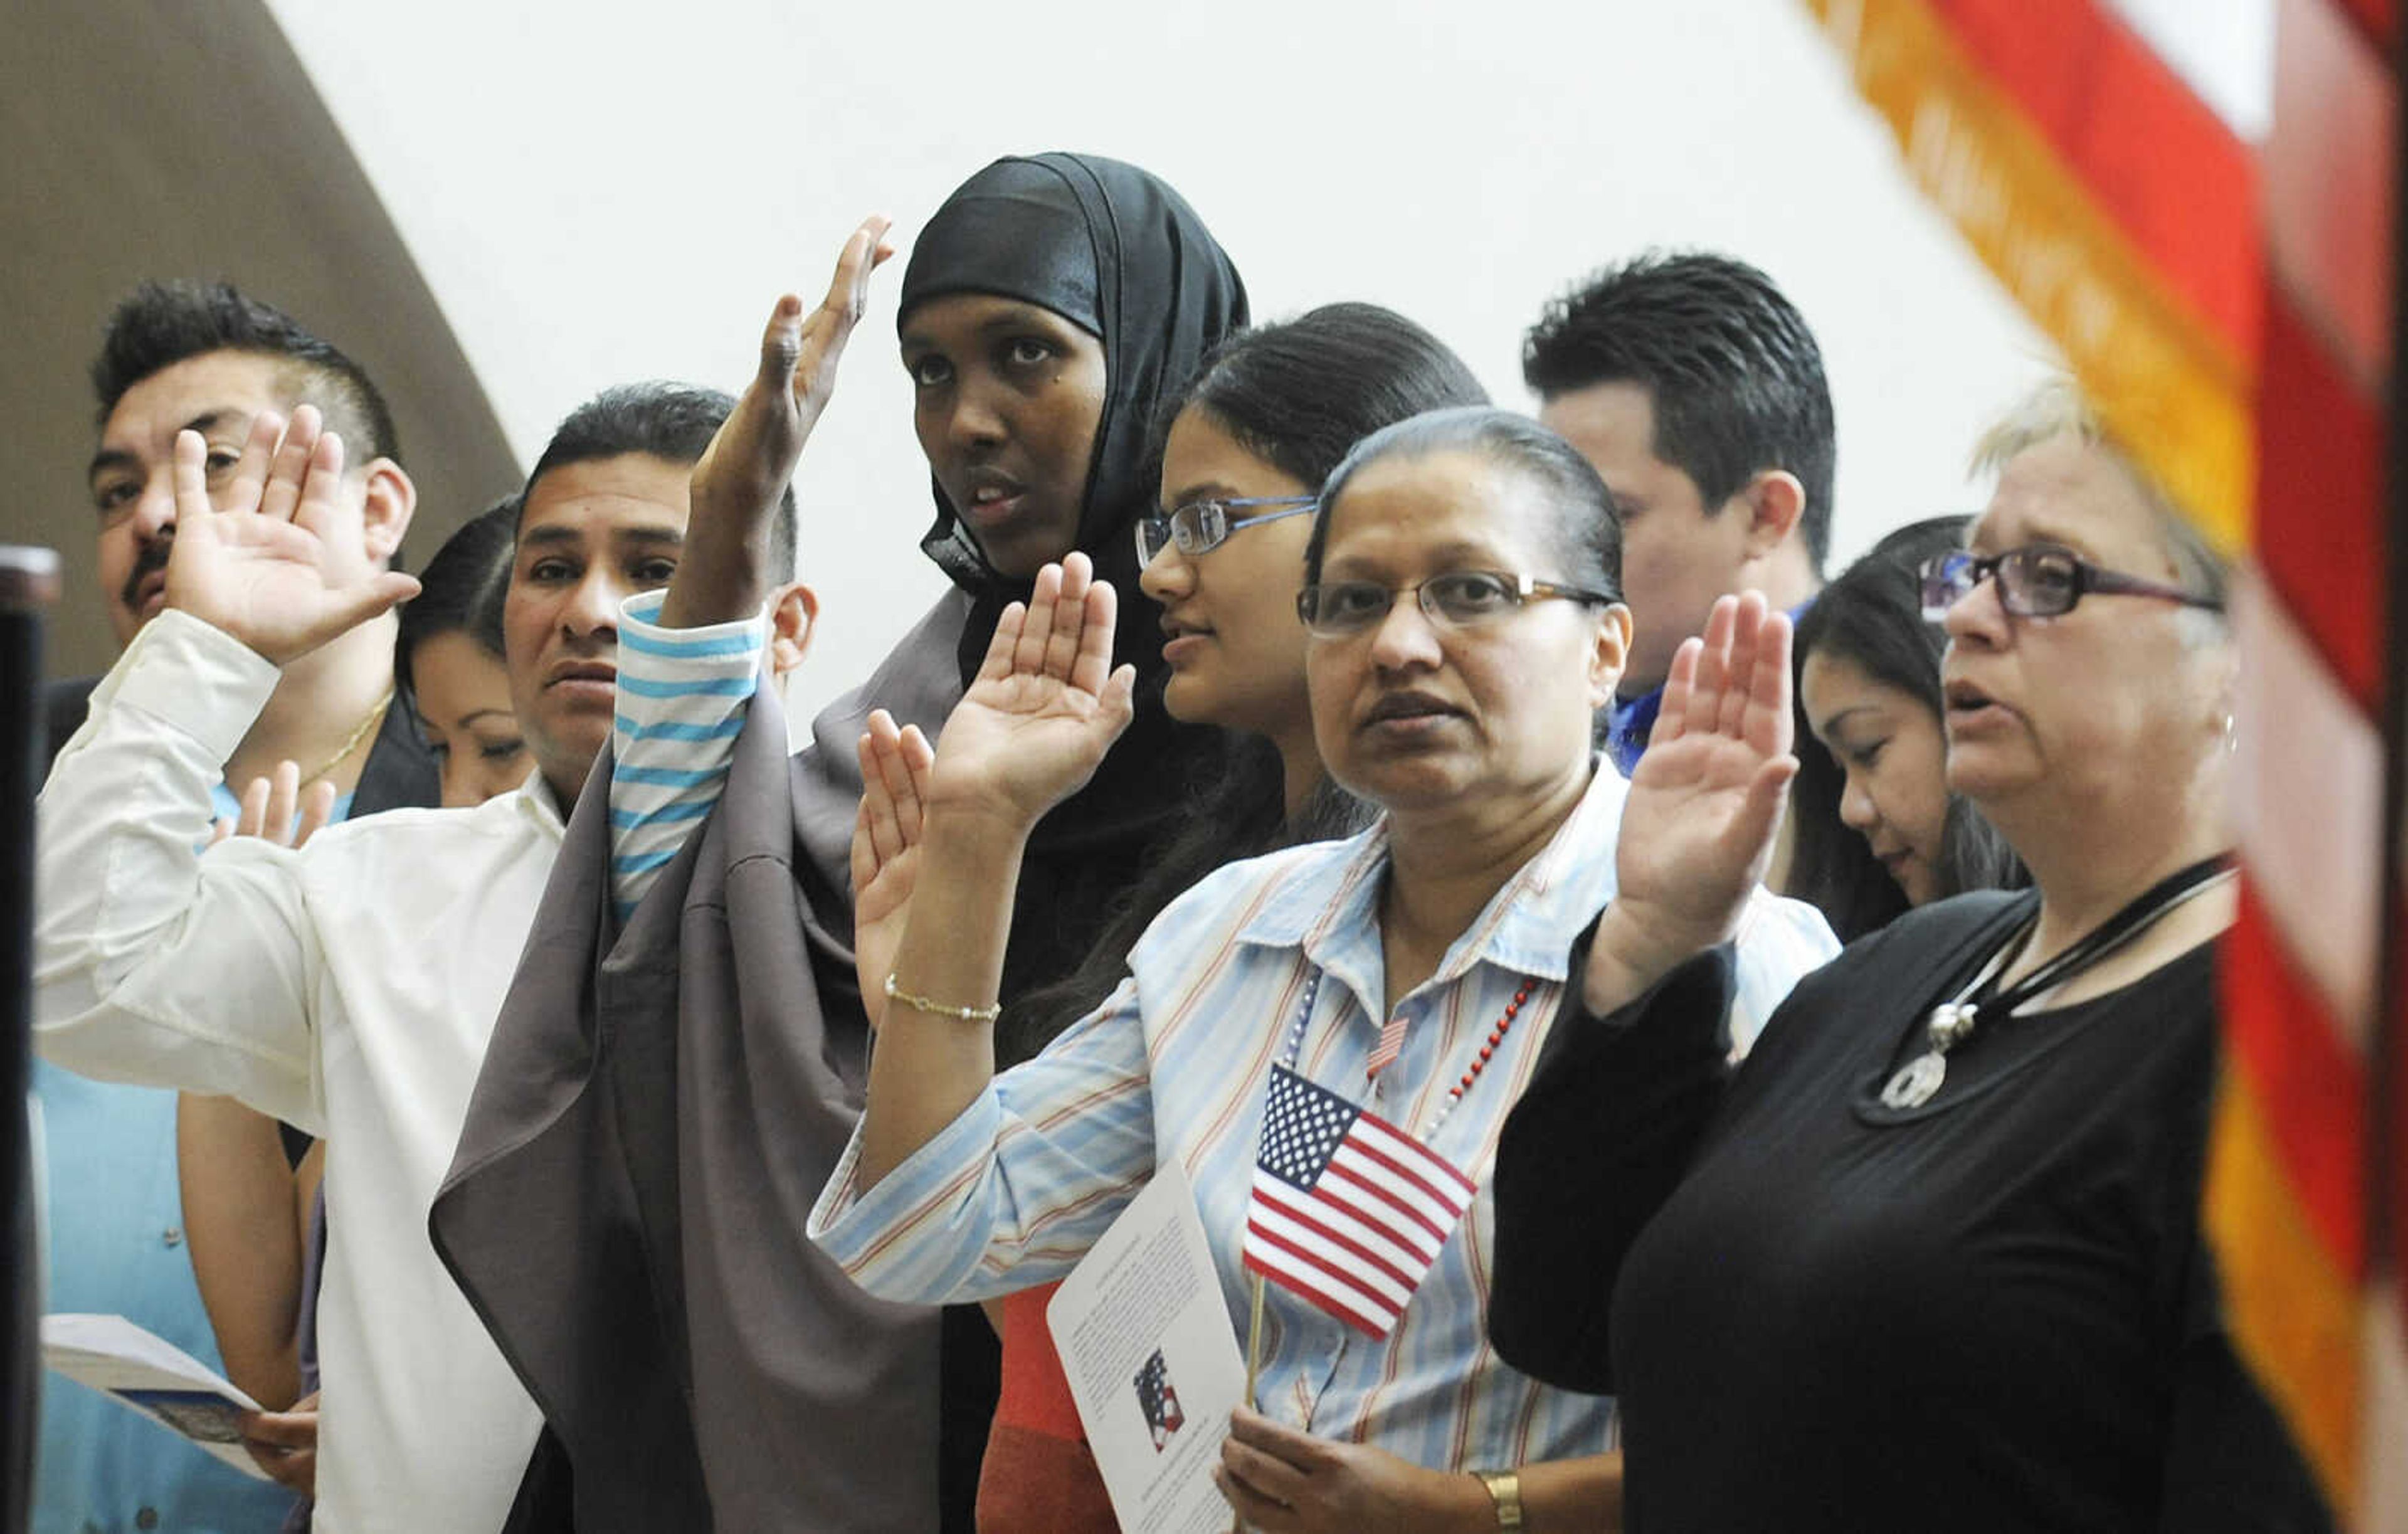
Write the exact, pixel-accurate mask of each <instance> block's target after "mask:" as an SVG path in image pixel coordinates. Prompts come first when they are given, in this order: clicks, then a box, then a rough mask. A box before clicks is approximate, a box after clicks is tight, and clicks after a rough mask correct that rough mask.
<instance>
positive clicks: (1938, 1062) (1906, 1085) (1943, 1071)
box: [1881, 1050, 1948, 1112]
mask: <svg viewBox="0 0 2408 1534" xmlns="http://www.w3.org/2000/svg"><path fill="white" fill-rule="evenodd" d="M1947 1079H1948V1058H1947V1056H1945V1055H1943V1054H1941V1053H1940V1052H1939V1051H1938V1050H1929V1051H1927V1052H1925V1053H1924V1054H1918V1055H1916V1056H1915V1057H1914V1059H1912V1060H1909V1061H1908V1062H1907V1063H1906V1064H1904V1065H1902V1066H1900V1067H1899V1068H1898V1074H1897V1075H1895V1076H1892V1077H1891V1078H1890V1079H1889V1082H1888V1084H1886V1085H1885V1086H1884V1087H1883V1088H1882V1095H1881V1097H1882V1106H1883V1107H1885V1108H1888V1109H1891V1110H1893V1111H1900V1112H1902V1111H1905V1110H1907V1109H1910V1108H1920V1107H1922V1106H1923V1105H1924V1104H1925V1103H1928V1102H1929V1101H1930V1100H1931V1099H1932V1097H1933V1096H1934V1095H1935V1094H1937V1093H1938V1092H1939V1090H1940V1083H1941V1082H1944V1081H1946V1080H1947Z"/></svg>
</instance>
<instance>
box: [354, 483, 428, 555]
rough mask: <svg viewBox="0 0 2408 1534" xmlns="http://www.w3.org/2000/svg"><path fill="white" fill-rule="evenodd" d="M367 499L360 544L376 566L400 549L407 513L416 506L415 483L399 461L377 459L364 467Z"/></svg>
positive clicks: (407, 530)
mask: <svg viewBox="0 0 2408 1534" xmlns="http://www.w3.org/2000/svg"><path fill="white" fill-rule="evenodd" d="M366 473H367V499H366V503H365V505H364V506H363V508H362V509H361V513H360V524H361V526H360V538H361V546H362V547H363V548H364V549H365V550H366V552H367V556H368V558H369V559H371V560H372V561H374V562H375V563H377V564H379V565H382V564H385V563H387V562H388V561H390V560H391V559H392V558H393V556H394V554H395V553H397V552H400V550H401V540H402V538H404V537H406V536H407V535H408V534H409V519H410V515H411V514H412V513H413V512H415V511H416V510H417V509H418V486H417V485H415V484H413V483H411V482H410V479H409V474H408V473H406V472H405V471H404V470H403V469H402V466H400V465H399V464H396V463H394V461H393V460H392V459H390V458H379V459H375V460H373V461H372V462H370V463H369V465H368V466H367V470H366Z"/></svg>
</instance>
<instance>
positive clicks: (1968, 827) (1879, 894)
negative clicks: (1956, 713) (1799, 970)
mask: <svg viewBox="0 0 2408 1534" xmlns="http://www.w3.org/2000/svg"><path fill="white" fill-rule="evenodd" d="M1971 520H1972V519H1971V518H1970V517H1933V518H1931V519H1929V520H1928V521H1925V522H1918V523H1910V524H1908V525H1907V526H1904V527H1901V528H1899V529H1898V530H1897V531H1896V532H1894V533H1891V534H1890V535H1889V536H1888V537H1886V538H1883V539H1882V540H1881V541H1880V542H1879V543H1876V544H1874V545H1873V547H1872V548H1871V551H1869V552H1867V553H1866V554H1865V555H1864V557H1862V558H1860V559H1858V560H1857V561H1856V563H1855V564H1853V565H1851V566H1848V567H1847V569H1846V570H1845V571H1844V572H1842V574H1841V576H1840V578H1839V579H1838V580H1836V581H1832V582H1831V583H1830V584H1829V585H1828V586H1826V587H1825V588H1824V589H1823V592H1822V595H1819V596H1817V597H1815V598H1814V603H1813V606H1812V607H1810V608H1808V609H1806V615H1805V616H1804V617H1803V618H1801V619H1799V624H1798V637H1797V645H1796V649H1795V654H1794V656H1793V662H1792V664H1793V676H1794V677H1797V678H1803V676H1804V675H1805V670H1806V659H1807V657H1808V656H1809V655H1811V654H1813V653H1816V652H1821V653H1824V654H1827V655H1828V656H1830V657H1831V658H1832V659H1834V660H1845V661H1848V662H1849V663H1851V664H1852V665H1854V666H1856V667H1857V668H1858V669H1860V670H1862V671H1863V672H1864V673H1865V675H1866V676H1868V677H1870V678H1871V679H1872V680H1873V681H1878V682H1881V683H1883V684H1884V685H1885V686H1889V687H1894V688H1896V689H1898V690H1899V692H1901V693H1904V694H1905V695H1908V696H1909V697H1912V698H1914V700H1915V701H1916V702H1917V703H1919V704H1921V705H1922V706H1923V707H1924V708H1926V709H1928V710H1930V711H1931V716H1932V718H1933V719H1934V720H1935V721H1937V720H1939V719H1941V718H1942V716H1943V713H1944V707H1945V705H1944V701H1943V699H1942V694H1941V690H1940V661H1941V656H1942V654H1943V653H1944V652H1946V650H1947V648H1948V638H1947V636H1946V635H1945V634H1944V633H1942V631H1941V629H1940V627H1939V625H1938V624H1928V623H1926V622H1924V620H1923V592H1922V580H1921V577H1920V576H1919V574H1918V573H1917V572H1918V571H1919V570H1920V568H1921V567H1922V565H1923V562H1924V561H1925V560H1927V559H1929V558H1930V557H1932V556H1933V555H1935V554H1940V553H1945V552H1948V551H1949V550H1951V549H1960V548H1962V547H1964V543H1965V529H1966V528H1967V526H1968V525H1970V524H1971ZM1800 691H1801V692H1802V689H1800ZM1798 761H1799V773H1798V779H1797V782H1796V786H1795V788H1794V789H1793V805H1792V808H1793V809H1794V810H1795V811H1796V812H1797V815H1798V826H1797V831H1796V834H1795V840H1794V843H1793V853H1792V858H1791V867H1792V868H1793V870H1795V871H1794V872H1793V875H1792V878H1791V880H1790V893H1791V894H1793V895H1796V896H1799V897H1800V898H1802V899H1806V900H1810V901H1812V902H1813V904H1815V905H1816V906H1819V907H1821V908H1822V910H1823V911H1824V914H1825V915H1826V916H1827V917H1828V918H1829V920H1830V923H1831V927H1832V930H1833V931H1834V932H1836V933H1838V934H1839V936H1840V937H1841V939H1842V940H1843V941H1846V940H1853V939H1856V938H1857V937H1859V936H1861V935H1862V934H1863V933H1865V932H1869V931H1871V930H1872V929H1873V928H1875V927H1878V926H1881V925H1884V924H1885V923H1886V922H1887V921H1888V920H1889V919H1890V918H1891V917H1894V916H1896V915H1898V914H1899V912H1900V911H1902V910H1905V898H1904V896H1903V894H1902V893H1899V892H1898V887H1897V883H1896V882H1895V881H1894V880H1892V879H1890V877H1889V875H1888V873H1887V871H1886V870H1885V869H1884V868H1883V867H1881V865H1880V864H1878V863H1876V862H1874V861H1873V859H1872V853H1871V848H1869V847H1868V846H1867V845H1866V844H1865V839H1864V838H1863V837H1861V836H1858V835H1857V834H1856V832H1854V831H1852V830H1850V829H1849V828H1848V827H1847V826H1846V825H1844V824H1842V823H1841V821H1840V796H1841V794H1842V791H1843V788H1844V785H1845V779H1846V774H1845V773H1844V772H1843V771H1842V769H1841V767H1840V766H1839V764H1838V763H1837V762H1835V761H1834V760H1832V758H1831V754H1830V753H1829V752H1828V751H1826V750H1825V749H1824V748H1823V746H1822V745H1821V743H1820V742H1818V741H1816V740H1815V739H1814V738H1813V735H1812V734H1811V733H1810V731H1809V729H1808V727H1807V722H1806V715H1805V703H1804V699H1803V697H1802V696H1801V697H1800V698H1799V705H1798ZM1936 871H1937V873H1938V874H1939V878H1940V893H1941V894H1942V895H1943V896H1948V895H1961V894H1963V893H1964V892H1965V891H1967V890H1981V889H2013V888H2019V887H2021V886H2022V885H2023V884H2025V883H2027V882H2028V876H2027V875H2026V874H2025V872H2024V869H2023V865H2022V863H2021V862H2020V861H2019V860H2018V859H2017V858H2016V857H2015V854H2014V849H2013V848H2011V847H2009V846H2008V845H2007V841H2006V839H2005V838H2004V837H2002V836H2000V834H1999V832H1998V830H1997V829H1996V828H1995V827H1993V826H1992V825H1991V824H1990V823H1989V822H1987V821H1985V820H1984V819H1983V818H1982V815H1981V812H1980V811H1979V810H1975V809H1974V808H1973V807H1972V805H1971V804H1970V803H1968V802H1966V801H1965V800H1963V799H1961V798H1958V797H1957V796H1955V795H1951V796H1949V802H1948V819H1947V824H1946V825H1945V827H1944V829H1943V831H1942V842H1941V849H1940V867H1938V869H1937V870H1936ZM1883 886H1886V891H1885V889H1884V888H1883Z"/></svg>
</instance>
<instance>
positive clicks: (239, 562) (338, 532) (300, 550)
mask: <svg viewBox="0 0 2408 1534" xmlns="http://www.w3.org/2000/svg"><path fill="white" fill-rule="evenodd" d="M319 428H320V420H319V415H318V412H317V411H316V410H315V409H312V408H310V407H309V406H307V405H304V406H302V407H300V408H299V409H296V410H294V412H293V422H292V424H291V426H290V428H289V429H288V428H287V427H286V425H285V423H284V422H283V421H282V420H280V419H279V417H277V416H276V415H275V414H274V413H273V412H262V413H261V414H260V416H259V417H258V418H257V419H256V420H254V421H253V422H252V423H251V436H250V437H249V439H248V440H247V441H246V442H245V443H244V446H243V450H242V455H241V456H240V458H238V459H237V460H236V463H235V466H234V468H233V470H232V472H231V476H230V478H229V480H228V481H227V484H226V487H225V490H224V492H223V495H222V500H223V502H224V506H223V509H219V508H218V507H216V506H213V505H211V504H210V499H209V493H208V468H207V460H206V454H207V451H208V450H207V447H206V446H205V444H204V443H203V442H202V440H201V437H200V434H199V433H197V432H190V431H186V432H179V433H178V434H177V435H176V457H175V487H176V538H175V541H174V543H173V545H172V546H171V552H170V553H169V555H168V559H167V605H168V606H170V607H173V608H179V609H182V610H184V611H186V612H189V613H191V614H192V615H193V617H195V618H199V619H201V620H202V621H204V622H206V623H208V624H212V625H213V626H215V627H217V628H220V629H222V630H224V631H225V632H226V633H228V634H231V635H233V636H234V637H235V638H237V639H240V640H241V641H242V642H243V643H244V644H247V645H249V646H250V647H251V649H252V650H254V651H257V652H259V653H260V654H261V655H263V656H265V658H266V659H268V660H270V661H273V662H275V663H276V664H277V665H279V666H283V665H286V664H289V663H290V662H292V661H294V660H295V659H297V658H298V657H300V656H302V655H306V654H308V652H310V651H312V650H315V649H317V648H318V647H319V646H320V645H322V644H324V643H325V642H326V641H327V640H329V639H332V638H335V637H336V636H337V635H339V634H342V633H345V632H346V631H348V630H350V629H352V628H355V627H357V626H358V625H359V624H364V623H366V622H367V621H368V620H369V619H371V618H374V617H377V616H378V615H380V613H383V612H384V611H386V610H387V609H390V608H392V607H393V605H394V603H396V602H400V601H403V600H406V599H407V598H409V596H411V595H415V594H416V593H417V591H418V582H417V581H415V580H413V579H411V578H410V577H409V576H406V575H398V574H394V573H393V572H391V571H383V570H379V571H375V572H372V573H370V574H368V575H366V577H364V578H362V579H358V580H348V579H345V577H344V576H343V575H341V574H339V573H337V565H338V562H337V560H336V559H335V558H334V557H332V555H333V551H334V550H335V549H337V548H338V547H342V546H344V545H346V544H349V545H351V546H356V544H357V543H358V541H359V526H358V523H359V520H360V508H359V507H358V506H356V505H354V504H353V503H352V502H351V498H350V497H349V496H347V495H345V494H344V492H343V484H342V479H343V442H342V438H341V437H337V436H336V435H335V434H334V433H332V432H322V431H321V430H320V429H319ZM279 437H281V440H280V441H279Z"/></svg>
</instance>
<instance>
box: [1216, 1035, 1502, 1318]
mask: <svg viewBox="0 0 2408 1534" xmlns="http://www.w3.org/2000/svg"><path fill="white" fill-rule="evenodd" d="M1476 1191H1477V1190H1476V1189H1475V1188H1474V1187H1473V1185H1472V1182H1471V1180H1470V1179H1469V1178H1468V1177H1466V1176H1464V1175H1463V1173H1462V1172H1460V1171H1458V1170H1456V1169H1455V1168H1454V1167H1453V1166H1451V1165H1449V1164H1448V1163H1447V1162H1446V1161H1445V1160H1444V1159H1443V1158H1441V1157H1440V1156H1438V1155H1436V1154H1432V1153H1431V1152H1430V1151H1428V1150H1427V1149H1426V1148H1425V1147H1424V1146H1423V1145H1422V1144H1421V1143H1420V1142H1419V1141H1417V1140H1413V1139H1412V1137H1410V1136H1408V1135H1406V1134H1405V1133H1404V1132H1402V1131H1401V1130H1399V1129H1398V1128H1397V1127H1396V1125H1392V1124H1389V1123H1388V1122H1387V1121H1386V1120H1384V1119H1382V1118H1381V1117H1380V1116H1379V1115H1378V1114H1376V1113H1370V1112H1367V1111H1364V1110H1363V1109H1361V1108H1359V1107H1357V1106H1356V1105H1355V1104H1354V1103H1351V1102H1349V1101H1347V1100H1346V1099H1345V1098H1344V1097H1340V1096H1339V1095H1338V1094H1336V1093H1335V1092H1331V1091H1328V1090H1327V1089H1326V1088H1324V1087H1319V1086H1315V1085H1314V1084H1313V1083H1312V1082H1308V1081H1306V1080H1305V1079H1304V1078H1303V1077H1301V1076H1299V1075H1297V1073H1296V1072H1295V1071H1294V1070H1291V1069H1290V1068H1287V1067H1286V1066H1274V1067H1273V1068H1272V1069H1271V1084H1270V1098H1269V1104H1268V1105H1267V1106H1266V1107H1265V1109H1264V1111H1263V1138H1262V1143H1261V1148H1260V1150H1259V1151H1258V1152H1257V1153H1256V1154H1255V1159H1254V1194H1253V1197H1251V1198H1250V1199H1249V1200H1248V1202H1247V1206H1246V1237H1245V1243H1244V1248H1243V1250H1244V1256H1245V1263H1246V1267H1247V1269H1250V1270H1251V1271H1254V1272H1256V1273H1260V1274H1261V1275H1262V1276H1263V1277H1264V1278H1266V1279H1268V1280H1269V1281H1270V1282H1272V1283H1277V1284H1279V1285H1280V1286H1281V1287H1283V1288H1285V1289H1289V1290H1292V1291H1294V1292H1295V1293H1297V1294H1298V1295H1301V1296H1303V1297H1305V1298H1306V1299H1308V1300H1311V1301H1312V1303H1313V1304H1315V1305H1317V1306H1319V1307H1320V1308H1321V1309H1322V1310H1324V1311H1326V1312H1329V1313H1330V1314H1331V1315H1333V1316H1336V1317H1337V1318H1338V1319H1339V1320H1340V1321H1343V1322H1345V1323H1346V1324H1347V1325H1348V1326H1353V1327H1355V1329H1357V1330H1358V1331H1361V1332H1363V1333H1365V1334H1366V1335H1368V1336H1371V1337H1385V1336H1387V1335H1388V1333H1389V1331H1390V1330H1392V1329H1393V1328H1394V1327H1395V1326H1396V1325H1397V1321H1398V1318H1399V1317H1400V1316H1402V1315H1403V1314H1404V1311H1405V1306H1406V1305H1407V1304H1408V1303H1410V1302H1411V1301H1412V1297H1413V1291H1414V1290H1415V1289H1416V1288H1418V1287H1419V1286H1420V1284H1421V1282H1422V1278H1423V1275H1425V1274H1426V1273H1427V1272H1428V1271H1429V1269H1430V1264H1431V1263H1433V1262H1435V1261H1437V1260H1438V1254H1439V1250H1440V1248H1441V1247H1443V1246H1444V1245H1445V1244H1446V1239H1447V1237H1448V1236H1449V1235H1450V1234H1452V1233H1453V1231H1454V1229H1455V1222H1456V1221H1458V1220H1460V1219H1462V1218H1463V1211H1465V1210H1467V1209H1469V1208H1470V1207H1471V1199H1472V1195H1473V1194H1474V1193H1475V1192H1476Z"/></svg>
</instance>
